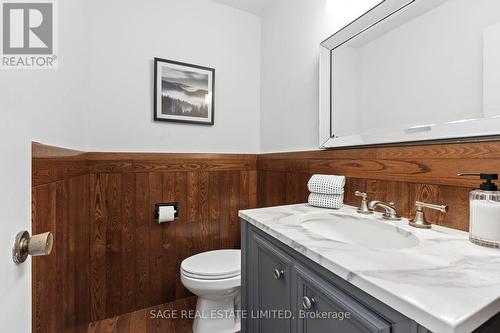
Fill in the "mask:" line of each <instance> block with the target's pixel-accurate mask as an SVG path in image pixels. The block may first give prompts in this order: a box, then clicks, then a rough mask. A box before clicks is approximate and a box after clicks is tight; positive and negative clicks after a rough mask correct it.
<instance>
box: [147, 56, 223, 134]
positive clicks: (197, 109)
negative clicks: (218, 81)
mask: <svg viewBox="0 0 500 333" xmlns="http://www.w3.org/2000/svg"><path fill="white" fill-rule="evenodd" d="M154 67H155V68H154V71H155V75H154V77H155V78H154V80H155V82H154V119H155V120H156V121H173V122H181V123H191V124H203V125H213V124H214V106H215V103H214V96H215V69H213V68H208V67H203V66H197V65H192V64H186V63H183V62H178V61H171V60H166V59H160V58H155V66H154Z"/></svg>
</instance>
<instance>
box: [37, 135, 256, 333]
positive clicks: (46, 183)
mask: <svg viewBox="0 0 500 333" xmlns="http://www.w3.org/2000/svg"><path fill="white" fill-rule="evenodd" d="M256 160H257V156H256V155H236V154H143V153H137V154H129V153H123V154H121V153H120V154H117V153H81V152H75V151H72V150H66V149H59V148H55V147H48V146H44V145H40V144H33V164H32V165H33V167H32V177H33V200H32V201H33V216H32V217H33V218H32V228H33V232H34V233H40V232H45V231H52V232H53V233H54V236H55V245H54V248H53V252H52V254H51V255H50V256H47V257H38V258H33V266H32V267H33V268H32V269H33V283H32V284H33V332H85V331H86V328H87V326H88V323H89V322H91V321H96V320H100V319H104V318H108V317H113V316H117V315H120V314H124V313H128V312H132V311H135V310H139V309H143V308H147V307H151V306H155V305H159V304H163V303H168V302H171V301H174V300H176V299H180V298H183V297H185V296H187V295H189V293H188V291H187V290H185V289H184V287H183V286H182V284H181V282H180V277H179V268H180V263H181V261H182V260H183V259H185V258H187V257H189V256H191V255H193V254H196V253H199V252H203V251H208V250H213V249H221V248H239V247H240V235H239V219H238V210H240V209H246V208H253V207H256V206H257V171H256ZM169 201H178V202H179V218H178V219H177V220H176V221H174V222H171V223H164V224H161V225H160V224H158V223H157V222H155V219H154V204H155V203H158V202H169Z"/></svg>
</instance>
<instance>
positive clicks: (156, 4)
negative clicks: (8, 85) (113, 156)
mask: <svg viewBox="0 0 500 333" xmlns="http://www.w3.org/2000/svg"><path fill="white" fill-rule="evenodd" d="M89 6H90V8H89V18H90V22H89V34H90V59H89V63H90V67H89V82H90V90H89V93H88V100H89V115H90V118H89V135H88V149H89V150H90V151H160V152H161V151H166V152H245V153H255V152H258V151H259V142H260V136H259V131H260V128H259V124H260V120H259V112H260V45H261V44H260V33H261V31H260V18H259V17H258V16H255V15H252V14H249V13H246V12H243V11H239V10H236V9H233V8H230V7H227V6H224V5H220V4H216V3H213V2H211V1H207V0H182V1H178V0H149V1H145V2H140V1H135V0H107V1H99V0H90V1H89ZM154 57H160V58H166V59H172V60H177V61H182V62H187V63H193V64H198V65H203V66H208V67H214V68H215V69H216V73H215V125H214V126H203V125H189V124H176V123H164V122H153V120H152V118H153V111H152V110H153V104H152V103H153V58H154Z"/></svg>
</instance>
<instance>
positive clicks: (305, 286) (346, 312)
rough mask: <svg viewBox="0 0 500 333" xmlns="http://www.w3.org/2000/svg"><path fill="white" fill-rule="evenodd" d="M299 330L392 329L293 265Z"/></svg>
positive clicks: (305, 332) (321, 332)
mask: <svg viewBox="0 0 500 333" xmlns="http://www.w3.org/2000/svg"><path fill="white" fill-rule="evenodd" d="M295 274H296V283H297V286H296V287H297V288H296V302H295V304H297V305H296V306H297V307H298V309H297V311H298V316H297V317H298V318H297V332H298V333H327V332H328V333H333V332H338V333H361V332H384V333H389V332H390V331H391V325H390V323H388V322H386V321H385V320H384V319H383V318H382V317H380V316H378V315H377V314H376V313H374V312H373V311H371V310H370V309H368V308H366V307H365V306H364V305H362V304H360V303H358V302H357V301H356V300H355V299H354V298H352V297H350V296H348V295H347V294H345V293H344V292H342V291H341V290H340V289H337V288H335V287H334V286H332V285H331V284H329V283H327V282H325V281H323V280H322V279H321V278H319V277H318V276H316V275H315V274H313V273H311V272H310V271H308V270H306V269H304V268H301V267H298V266H296V267H295Z"/></svg>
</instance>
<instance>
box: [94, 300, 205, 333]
mask: <svg viewBox="0 0 500 333" xmlns="http://www.w3.org/2000/svg"><path fill="white" fill-rule="evenodd" d="M195 308H196V297H188V298H182V299H179V300H176V301H175V302H171V303H166V304H161V305H157V306H153V307H148V308H146V309H142V310H138V311H134V312H130V313H125V314H122V315H119V316H115V317H111V318H107V319H103V320H100V321H95V322H92V323H90V324H89V326H88V331H87V332H88V333H192V332H193V330H192V326H193V320H192V319H190V318H183V317H182V316H181V313H182V311H185V312H187V311H193V310H194V309H195ZM170 311H177V314H178V316H179V318H177V319H167V318H161V317H159V316H158V315H157V314H158V313H159V312H161V313H165V314H168V312H170ZM151 313H153V314H155V315H156V317H152V316H151Z"/></svg>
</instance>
